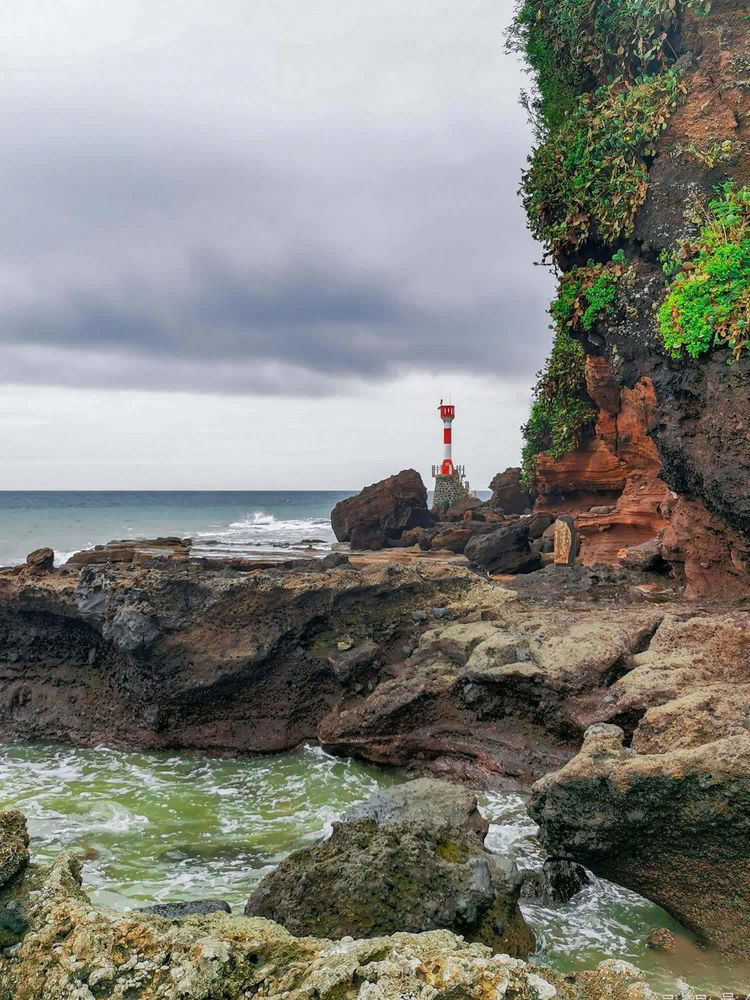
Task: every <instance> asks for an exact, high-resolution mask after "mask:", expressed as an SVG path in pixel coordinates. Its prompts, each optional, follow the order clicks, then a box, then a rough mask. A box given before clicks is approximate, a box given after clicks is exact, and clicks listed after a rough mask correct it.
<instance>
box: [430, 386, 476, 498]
mask: <svg viewBox="0 0 750 1000" xmlns="http://www.w3.org/2000/svg"><path fill="white" fill-rule="evenodd" d="M438 412H439V413H440V419H441V420H442V422H443V461H442V462H441V464H440V465H433V467H432V475H433V478H434V479H435V495H434V498H433V501H432V509H433V510H434V511H441V510H447V509H448V508H449V507H452V506H453V504H454V503H458V501H459V500H465V499H466V497H467V496H470V495H471V493H470V490H469V484H468V483H467V482H466V479H465V478H464V467H463V466H462V465H454V464H453V420H454V418H455V416H456V407H455V406H454V405H453V403H444V402H443V401H442V399H441V400H440V405H439V406H438Z"/></svg>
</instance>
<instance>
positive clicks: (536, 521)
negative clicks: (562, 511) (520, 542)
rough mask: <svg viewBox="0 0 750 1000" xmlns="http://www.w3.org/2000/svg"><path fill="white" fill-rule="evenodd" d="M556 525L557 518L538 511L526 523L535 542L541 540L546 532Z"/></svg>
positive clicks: (530, 536)
mask: <svg viewBox="0 0 750 1000" xmlns="http://www.w3.org/2000/svg"><path fill="white" fill-rule="evenodd" d="M554 523H555V518H554V517H553V516H552V515H551V514H549V513H547V511H536V512H535V513H534V514H532V515H531V517H530V518H529V519H528V521H527V522H526V525H527V527H528V529H529V538H530V539H531V540H532V541H533V540H535V539H537V538H541V537H542V536H543V535H544V532H545V531H546V530H547V529H548V528H550V527H552V526H553V525H554Z"/></svg>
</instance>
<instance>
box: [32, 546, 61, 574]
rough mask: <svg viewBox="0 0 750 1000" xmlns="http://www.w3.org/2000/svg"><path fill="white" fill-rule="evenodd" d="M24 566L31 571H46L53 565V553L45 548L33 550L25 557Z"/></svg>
mask: <svg viewBox="0 0 750 1000" xmlns="http://www.w3.org/2000/svg"><path fill="white" fill-rule="evenodd" d="M26 565H27V566H29V567H30V568H31V569H33V570H40V571H48V570H51V569H52V568H53V567H54V565H55V553H54V551H53V550H52V549H50V548H48V547H47V546H45V547H44V548H41V549H34V551H33V552H29V554H28V555H27V556H26Z"/></svg>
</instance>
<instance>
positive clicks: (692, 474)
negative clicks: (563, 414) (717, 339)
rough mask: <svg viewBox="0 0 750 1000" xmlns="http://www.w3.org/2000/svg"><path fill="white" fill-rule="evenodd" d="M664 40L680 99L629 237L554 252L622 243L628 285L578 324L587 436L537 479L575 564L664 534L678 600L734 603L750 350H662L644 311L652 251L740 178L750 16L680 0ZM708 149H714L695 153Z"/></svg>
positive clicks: (747, 573)
mask: <svg viewBox="0 0 750 1000" xmlns="http://www.w3.org/2000/svg"><path fill="white" fill-rule="evenodd" d="M669 45H670V50H671V53H672V54H673V55H674V56H675V57H676V56H678V55H679V56H680V58H679V59H677V67H678V69H679V71H680V73H681V77H680V79H681V83H682V86H683V88H684V94H683V95H682V97H681V99H680V102H679V105H678V107H677V108H676V110H675V112H674V113H673V114H672V116H671V117H670V119H669V121H668V124H667V126H666V128H665V129H664V131H663V132H662V134H661V135H660V137H659V139H658V140H657V142H656V143H655V145H654V149H653V150H652V151H651V153H652V155H650V156H649V164H648V195H647V198H646V201H645V204H644V205H643V207H642V209H641V210H640V212H639V213H638V215H637V218H636V220H635V233H634V239H632V240H621V241H618V242H612V243H611V244H609V245H604V243H603V242H602V241H601V237H600V236H599V235H595V236H594V242H595V243H596V246H594V245H591V246H589V245H586V246H584V247H582V248H581V252H580V256H579V257H578V259H576V255H571V256H570V257H569V258H567V259H566V258H565V256H564V255H561V259H560V260H559V261H558V263H560V264H561V265H562V267H563V269H564V270H568V269H569V268H571V267H573V266H575V265H581V264H585V263H586V257H587V255H588V256H593V251H594V250H596V254H597V259H598V260H605V259H608V258H609V257H610V256H611V255H612V254H614V253H615V252H617V251H624V254H625V257H626V259H627V260H628V262H629V265H632V271H631V278H632V281H630V280H629V281H628V282H625V283H624V286H623V287H622V288H621V289H620V291H619V292H618V298H617V302H616V304H615V307H614V308H613V309H612V310H611V311H609V312H608V313H606V314H605V315H602V316H600V317H599V318H598V320H597V321H596V323H595V324H594V325H593V328H592V329H591V330H590V331H588V332H586V333H584V332H583V331H580V332H579V335H580V337H581V341H582V344H583V346H584V349H585V351H586V352H587V354H588V358H587V363H586V382H587V390H588V393H589V395H590V397H591V399H592V400H593V401H594V402H595V403H596V405H597V406H598V407H599V411H600V412H599V419H598V421H597V424H596V429H595V432H594V435H593V436H592V438H591V439H590V440H589V441H587V442H585V443H584V445H583V446H582V447H581V448H580V449H579V450H578V451H576V452H573V453H571V454H569V455H566V456H564V457H563V458H561V459H559V460H553V459H551V458H549V457H548V456H543V457H542V458H541V459H540V461H539V464H538V476H537V484H536V485H537V489H538V492H539V493H540V495H541V498H540V503H542V504H543V505H545V506H546V508H547V509H552V510H555V511H556V512H569V513H574V514H576V515H577V516H578V517H580V523H579V524H578V525H577V527H578V529H579V534H580V535H581V537H582V538H583V544H582V547H581V559H582V561H584V562H585V563H589V564H590V563H594V562H597V561H607V562H610V563H611V562H613V561H615V560H616V559H617V556H618V550H619V549H621V548H625V547H629V546H633V545H637V544H640V543H642V542H645V541H647V540H648V537H649V536H648V532H649V531H651V537H655V536H656V535H657V534H658V533H660V532H664V535H665V539H666V540H667V544H666V545H665V555H666V556H667V559H668V560H669V561H670V563H671V564H672V566H673V568H674V571H675V572H676V573H677V574H680V575H682V574H684V579H685V581H686V583H687V588H688V594H689V595H690V596H691V597H695V598H698V597H700V598H706V599H710V600H727V599H728V598H729V597H733V598H734V599H745V598H746V597H747V594H748V592H750V558H749V556H750V493H749V492H748V490H747V482H748V478H749V477H750V447H748V441H749V440H750V416H749V413H750V410H749V408H748V399H750V358H749V357H748V355H747V352H745V354H744V355H743V356H742V357H741V358H740V360H739V361H738V362H737V363H733V364H730V363H729V362H730V361H731V356H730V354H729V351H728V350H722V349H717V350H714V351H712V352H711V353H709V354H706V355H704V356H702V357H700V358H698V359H691V358H689V357H687V356H683V357H680V358H678V359H675V358H673V357H671V356H670V355H669V354H668V353H667V351H666V350H665V348H664V344H663V341H662V338H661V335H660V333H659V331H658V324H657V320H656V316H655V312H656V309H657V307H658V306H659V305H660V304H661V302H662V301H663V299H664V296H665V292H666V287H667V283H668V279H667V277H665V274H664V270H663V268H662V266H661V263H660V261H659V258H660V256H661V257H662V258H668V257H669V256H670V255H671V254H674V252H675V251H676V249H677V248H678V246H679V243H680V241H681V240H684V239H692V238H695V236H696V235H697V233H698V230H699V227H700V225H701V217H702V213H703V211H704V206H706V205H707V204H708V202H709V201H710V200H711V199H712V198H714V197H715V192H716V189H717V185H720V184H722V183H725V182H728V181H729V182H732V183H734V185H735V187H737V188H739V187H741V186H743V185H747V184H748V181H749V180H750V156H749V155H748V154H749V151H750V141H749V140H750V128H749V126H748V123H749V122H750V87H748V84H747V81H748V73H747V65H748V64H747V51H748V48H750V22H748V21H747V20H746V19H745V18H744V13H743V10H742V9H741V7H739V6H738V5H737V4H735V3H729V2H724V0H719V2H716V3H713V4H712V5H711V10H710V12H709V13H707V15H706V16H705V17H703V16H696V13H695V12H694V11H693V12H691V11H689V10H687V8H686V5H683V10H682V14H681V16H680V17H679V19H678V24H677V27H676V29H675V32H674V37H672V38H670V42H669ZM583 76H584V77H585V76H586V73H585V72H584V73H583ZM605 82H606V80H605V79H604V78H602V79H599V80H597V81H596V83H601V84H604V83H605ZM712 149H713V150H714V151H716V150H724V155H721V156H719V157H718V158H717V157H716V156H715V155H714V156H712V155H707V153H708V151H710V150H712ZM584 208H585V206H584ZM634 476H638V477H639V478H640V480H641V483H642V484H643V485H645V486H646V490H645V491H640V495H639V493H636V492H634V491H633V490H632V489H631V488H630V484H631V483H632V481H633V478H632V477H634ZM660 491H661V496H660V495H659V493H660ZM665 491H666V492H665ZM670 494H671V496H670ZM678 497H679V502H677V503H676V504H675V501H676V500H677V498H678ZM601 504H612V505H615V507H616V510H615V512H614V513H613V514H612V515H611V516H609V517H608V518H605V519H599V518H597V517H596V516H588V515H587V513H586V512H587V509H588V508H589V507H591V506H596V505H601ZM670 522H671V523H670Z"/></svg>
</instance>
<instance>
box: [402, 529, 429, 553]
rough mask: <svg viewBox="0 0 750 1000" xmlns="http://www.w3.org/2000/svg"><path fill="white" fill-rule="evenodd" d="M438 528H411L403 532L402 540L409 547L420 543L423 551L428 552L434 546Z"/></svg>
mask: <svg viewBox="0 0 750 1000" xmlns="http://www.w3.org/2000/svg"><path fill="white" fill-rule="evenodd" d="M436 530H437V529H435V528H409V530H408V531H405V532H404V533H403V535H402V536H401V540H402V541H403V543H404V545H405V546H406V547H407V548H409V547H411V546H413V545H418V546H419V547H420V549H422V551H423V552H426V551H427V550H428V549H429V548H430V547H431V546H432V539H433V538H434V537H435V534H436Z"/></svg>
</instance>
